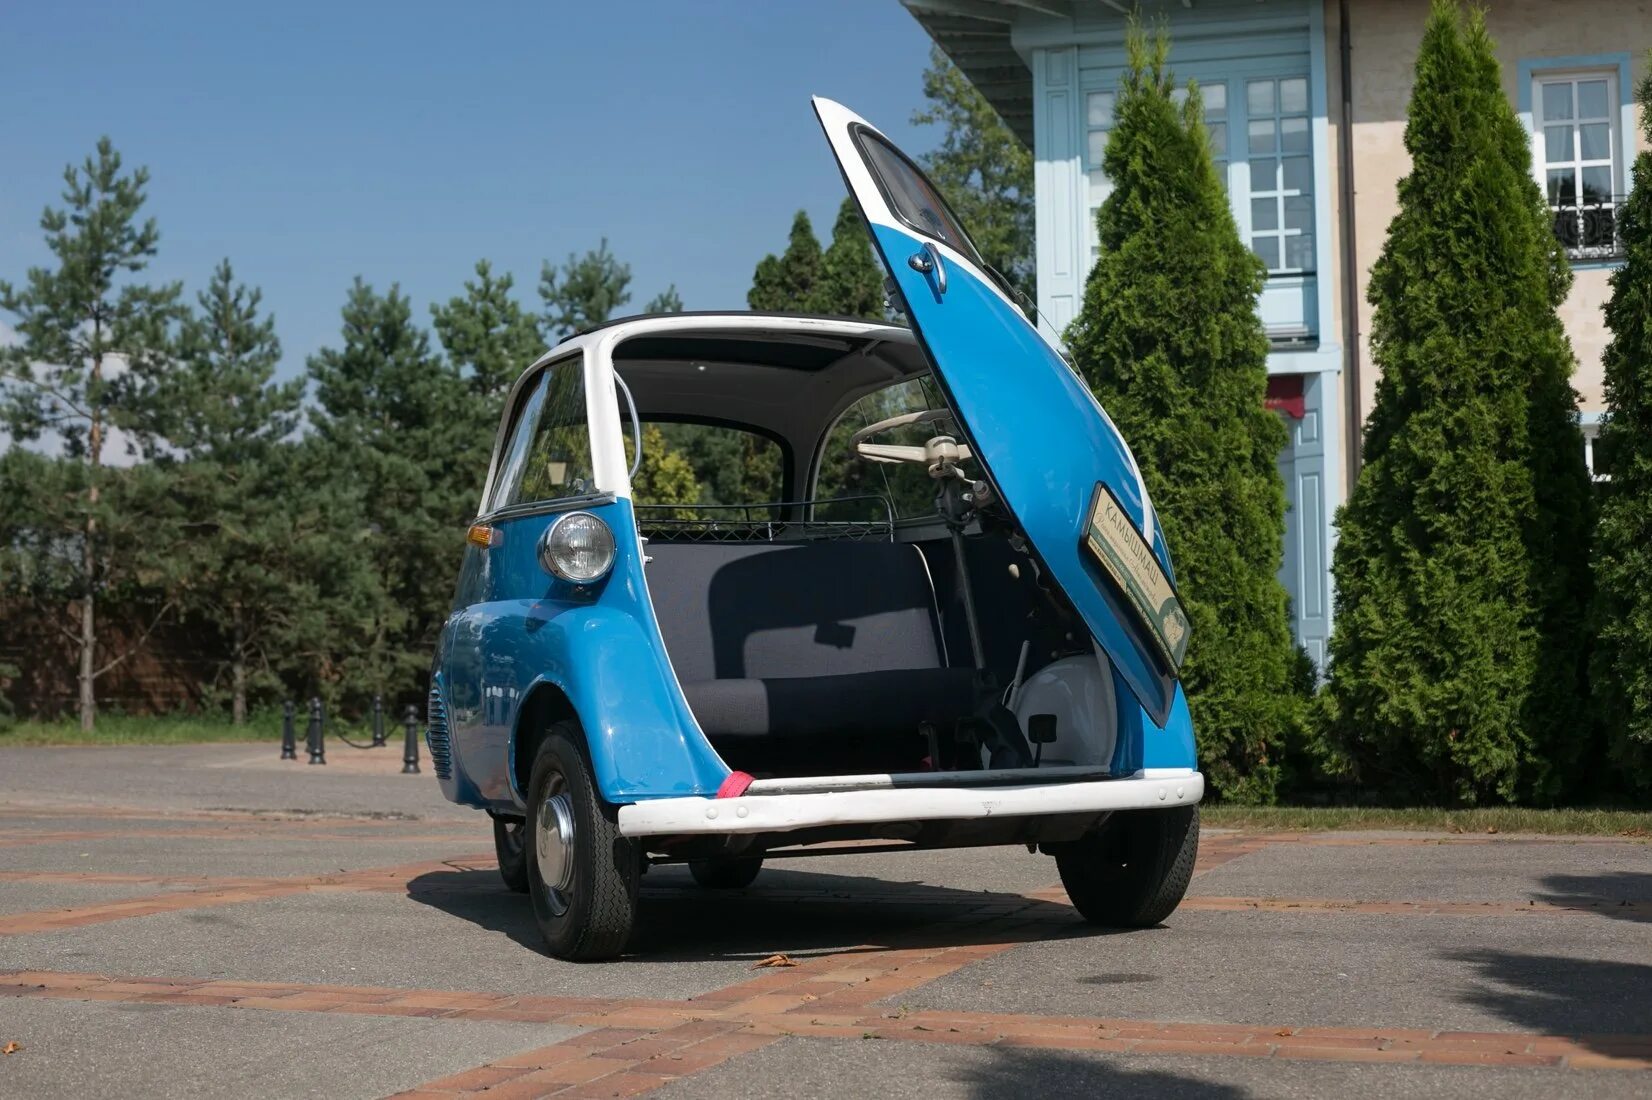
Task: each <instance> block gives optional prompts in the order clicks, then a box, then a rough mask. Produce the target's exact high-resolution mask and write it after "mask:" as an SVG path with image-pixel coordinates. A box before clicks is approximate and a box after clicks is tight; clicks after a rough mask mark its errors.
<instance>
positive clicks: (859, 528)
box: [634, 493, 895, 542]
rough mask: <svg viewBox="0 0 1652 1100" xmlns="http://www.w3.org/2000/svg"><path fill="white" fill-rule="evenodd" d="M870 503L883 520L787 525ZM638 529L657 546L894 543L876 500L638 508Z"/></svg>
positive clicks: (888, 516) (882, 504)
mask: <svg viewBox="0 0 1652 1100" xmlns="http://www.w3.org/2000/svg"><path fill="white" fill-rule="evenodd" d="M868 501H869V502H872V503H873V504H874V505H875V506H876V508H877V509H878V510H880V511H882V512H883V516H882V518H872V519H865V518H852V519H814V518H810V519H789V518H785V517H788V516H810V517H813V516H817V515H818V514H819V513H820V511H821V510H822V509H828V510H833V509H835V508H836V507H837V506H839V505H846V504H855V503H863V502H868ZM634 510H635V512H636V515H637V528H638V530H640V531H641V532H642V533H643V535H645V536H647V537H648V538H649V539H651V540H653V541H656V542H820V541H842V542H894V541H895V514H894V511H893V510H892V509H891V507H890V505H889V500H888V498H886V497H882V496H878V495H876V494H871V493H868V494H865V495H861V496H847V497H831V498H829V499H826V500H784V501H769V502H765V503H762V504H637V505H635V506H634Z"/></svg>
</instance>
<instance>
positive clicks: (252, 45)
mask: <svg viewBox="0 0 1652 1100" xmlns="http://www.w3.org/2000/svg"><path fill="white" fill-rule="evenodd" d="M5 25H6V29H5V33H4V34H3V35H0V102H4V103H5V104H6V105H7V106H6V110H5V112H4V115H3V116H0V278H6V279H11V280H14V281H15V280H17V279H19V278H21V277H22V275H23V273H24V270H25V269H26V268H27V267H28V266H29V265H31V264H39V263H43V262H45V261H46V259H47V255H46V252H45V249H44V246H43V245H42V243H41V239H40V232H39V229H38V224H37V223H38V220H39V216H40V211H41V209H42V208H43V207H44V206H46V205H47V204H48V203H51V204H56V203H57V201H58V200H57V196H58V193H59V191H60V189H61V179H60V177H61V173H62V170H63V166H64V165H65V164H66V163H68V162H70V161H76V162H78V161H79V160H80V159H82V158H83V157H84V156H85V155H86V154H87V153H88V152H89V151H90V150H91V148H92V146H93V144H94V143H95V141H96V140H97V138H98V136H99V135H102V134H108V135H109V136H110V137H111V138H112V139H113V140H114V142H115V145H116V148H118V149H119V150H120V151H121V152H122V154H123V155H124V156H125V157H126V159H127V163H128V164H145V165H148V167H149V169H150V172H151V175H152V180H151V184H150V202H149V206H148V212H149V213H150V214H151V215H152V216H153V217H155V218H156V220H157V221H158V223H159V226H160V230H161V250H160V255H159V256H158V257H157V259H156V262H155V263H154V264H153V265H152V267H151V269H150V274H151V276H152V277H153V278H154V279H155V280H157V281H162V280H172V279H181V280H183V281H184V283H185V285H186V288H187V289H188V290H189V293H190V295H191V297H193V293H194V291H195V289H197V288H199V287H200V286H201V284H202V283H203V282H204V281H205V279H206V278H207V276H208V275H209V273H210V272H211V269H212V267H213V265H214V264H215V263H216V262H217V261H218V259H219V258H220V257H223V256H228V257H229V258H230V259H231V261H232V262H233V263H234V264H235V267H236V272H237V274H238V276H240V277H241V278H242V279H244V280H245V281H247V282H249V283H253V284H256V285H259V286H262V287H263V289H264V300H265V304H266V306H267V307H268V308H270V309H272V310H273V311H274V312H275V314H276V317H277V322H278V325H279V330H280V334H281V338H282V342H283V345H284V348H285V352H286V357H285V361H284V363H283V368H282V372H283V373H284V374H285V373H292V372H296V371H300V370H302V369H303V359H304V356H305V355H307V354H308V353H310V352H312V351H314V350H316V349H317V348H318V347H321V346H322V345H324V344H327V343H330V342H334V341H335V340H336V337H337V333H338V309H339V306H340V305H341V304H342V303H343V301H344V294H345V290H346V288H347V287H348V285H349V283H350V280H351V278H352V277H353V276H355V275H357V274H360V275H362V276H363V277H364V278H366V279H367V280H368V281H370V282H372V283H373V284H375V285H376V286H380V287H381V288H382V287H384V286H387V285H388V284H390V283H391V282H399V283H400V284H401V286H402V289H403V290H404V291H406V292H407V293H409V294H410V295H411V296H412V298H413V301H414V304H415V307H416V308H417V309H418V311H419V313H420V316H421V317H423V318H425V319H426V320H428V316H429V314H428V309H427V307H428V305H429V303H430V302H432V301H438V300H445V299H447V298H448V297H450V296H452V295H453V294H456V293H458V292H459V290H460V287H461V283H462V282H463V281H464V279H465V278H466V277H468V275H469V274H470V271H471V268H472V266H473V264H474V263H475V261H476V260H477V259H478V258H481V257H487V258H489V259H491V260H493V261H494V265H495V267H496V268H503V269H505V270H508V271H510V272H512V273H513V274H515V275H516V277H517V283H518V291H519V292H522V299H523V301H524V302H525V303H527V304H530V305H532V306H534V307H535V308H537V305H538V297H537V294H536V293H535V291H534V287H535V285H536V284H537V280H538V273H539V267H540V261H541V260H542V259H546V258H549V259H553V260H557V261H560V260H562V259H564V258H565V257H566V256H567V254H568V253H569V252H571V251H583V250H585V249H586V248H590V247H594V246H595V245H596V244H597V243H598V241H599V240H600V239H601V238H602V237H604V236H606V237H607V238H608V240H609V243H610V246H611V247H612V249H613V250H614V252H615V254H616V255H618V256H619V257H620V258H621V259H622V260H625V261H627V262H629V263H630V264H631V268H632V273H633V275H634V280H633V283H632V288H633V301H632V306H633V307H634V308H641V306H642V305H643V303H645V302H646V301H647V300H648V299H649V298H650V297H652V296H653V295H654V294H655V293H656V292H657V291H658V290H660V289H662V288H664V287H665V286H666V285H667V284H668V283H675V284H676V285H677V288H678V290H679V291H680V292H681V293H682V296H683V300H684V303H685V305H686V306H687V307H688V308H689V309H709V308H720V307H734V308H744V305H745V292H746V289H747V287H748V285H749V283H750V278H751V271H752V268H753V266H754V265H755V264H756V262H757V261H758V259H760V258H761V257H762V256H763V254H764V253H766V252H770V251H778V250H779V249H780V248H781V247H783V246H784V244H785V238H786V231H787V228H788V227H789V225H790V221H791V216H792V214H793V212H794V211H796V210H797V209H798V208H799V207H802V208H804V209H806V210H808V211H809V214H810V216H811V217H812V218H814V220H815V228H816V231H817V233H821V234H825V233H827V232H829V230H830V227H831V221H832V217H833V215H834V214H835V211H836V208H837V204H838V203H839V202H840V201H841V199H842V196H843V184H842V181H841V179H840V178H839V176H838V173H837V169H836V167H835V166H834V164H833V163H832V160H831V155H830V153H829V152H828V151H827V149H826V145H825V141H824V139H823V138H822V136H821V134H820V131H819V127H818V125H817V124H816V122H815V119H814V114H813V112H812V111H811V110H810V109H809V96H810V95H811V94H816V93H818V94H822V95H826V96H830V97H832V98H834V99H838V100H841V101H843V102H844V103H846V104H847V105H848V106H849V107H851V108H852V109H854V110H856V111H858V112H859V113H860V114H862V115H864V116H865V117H867V118H868V119H869V120H871V121H872V122H873V123H874V124H876V125H878V126H880V127H881V128H883V129H884V130H885V131H886V132H887V133H889V134H890V136H891V137H893V138H894V139H895V140H896V142H898V143H900V144H903V145H905V146H906V147H907V148H908V149H909V150H911V151H913V152H918V151H921V150H923V149H926V148H928V147H929V146H930V145H932V144H933V143H934V141H935V140H936V135H935V134H934V133H933V128H930V129H928V130H925V131H917V130H914V129H913V128H912V127H911V126H910V124H909V122H908V119H909V118H910V116H911V113H912V111H913V109H914V108H915V107H917V106H918V105H919V103H920V101H921V97H922V92H921V87H920V83H921V74H922V71H923V68H924V65H925V63H926V61H927V57H928V40H927V39H926V38H925V36H924V34H923V32H922V31H921V30H920V28H919V27H918V25H917V24H916V22H914V21H913V19H912V17H911V16H910V15H908V14H907V13H906V11H905V10H904V9H903V8H901V7H900V5H899V4H898V3H897V2H896V0H812V2H808V3H804V2H794V0H772V2H758V0H747V2H745V3H736V2H734V0H676V2H666V0H635V2H627V3H623V4H618V3H616V4H604V3H600V2H592V3H573V2H570V0H541V2H539V3H471V4H465V5H456V4H451V3H448V4H436V3H431V2H426V0H411V2H404V3H399V4H394V5H392V4H366V3H351V2H348V0H344V2H339V0H335V2H333V3H326V4H321V3H311V2H307V0H305V2H286V3H280V4H257V5H253V4H233V3H232V4H226V3H222V0H219V2H217V3H199V2H188V3H184V2H176V3H174V2H166V0H156V2H154V3H144V4H131V3H106V2H101V0H99V2H84V0H83V2H82V3H77V4H74V5H67V6H65V5H60V4H26V3H25V4H16V5H11V6H9V7H8V12H7V18H6V20H5ZM4 320H5V318H3V317H0V321H4Z"/></svg>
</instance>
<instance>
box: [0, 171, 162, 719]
mask: <svg viewBox="0 0 1652 1100" xmlns="http://www.w3.org/2000/svg"><path fill="white" fill-rule="evenodd" d="M63 180H64V190H63V193H62V197H63V206H62V207H61V208H56V209H52V208H48V209H47V210H46V211H45V212H44V213H43V214H42V215H41V217H40V228H41V229H42V230H43V231H44V232H45V235H46V247H47V248H48V249H49V250H50V252H51V253H52V256H53V258H54V260H55V266H54V267H52V268H38V267H37V268H31V269H29V272H28V276H27V279H26V280H25V282H24V284H23V285H22V286H21V287H18V286H14V285H13V284H11V283H6V282H0V309H3V310H5V311H7V312H9V313H11V314H13V315H15V316H16V318H17V323H16V326H15V327H16V330H17V334H18V337H19V338H20V339H19V342H18V343H17V344H16V345H15V346H13V347H9V348H3V349H0V382H3V383H4V387H3V389H0V420H3V421H4V423H5V424H6V425H7V426H8V427H9V429H10V431H11V434H12V436H13V437H14V438H17V439H25V440H26V439H32V438H36V437H38V436H39V435H41V434H42V433H51V434H55V435H56V436H57V437H58V438H59V439H61V440H62V443H63V447H64V452H65V454H66V455H67V457H68V458H69V459H71V460H72V461H74V462H75V463H77V464H78V465H79V466H80V467H81V469H80V470H79V471H78V476H77V477H75V478H73V479H71V484H72V490H71V491H72V494H73V495H72V496H71V497H69V498H67V499H66V500H58V501H54V502H53V509H54V515H55V518H54V519H48V520H47V521H46V523H47V525H48V526H60V525H58V524H57V523H56V520H58V519H62V518H64V517H63V515H62V514H61V509H64V508H67V509H69V510H70V511H72V512H73V513H74V516H73V526H74V533H73V535H72V536H68V532H67V531H64V532H63V534H64V535H65V536H67V537H70V539H71V541H70V542H68V543H60V544H59V547H58V548H59V551H60V552H61V550H62V548H63V547H65V546H68V545H72V546H73V547H74V554H75V558H76V561H77V563H78V565H77V568H76V570H75V571H74V573H73V575H72V577H71V578H70V579H69V582H68V586H67V587H66V588H65V590H64V597H65V600H66V601H69V600H72V601H74V602H75V603H77V604H78V608H79V616H78V618H79V621H78V623H77V629H76V630H75V631H74V643H75V646H76V648H77V649H78V651H79V672H78V685H79V712H80V727H81V729H83V730H90V729H92V726H93V723H94V721H95V719H96V716H97V697H96V691H95V685H96V682H97V680H98V678H99V677H100V676H101V675H103V674H104V673H106V672H108V671H109V670H110V669H112V668H113V667H115V666H116V665H117V664H119V663H120V662H121V661H123V660H125V658H126V657H127V656H128V655H129V654H130V652H131V650H130V649H128V650H127V651H125V652H123V653H120V654H117V655H115V656H113V657H110V658H109V659H108V660H106V661H104V662H103V663H101V664H100V663H99V656H100V654H99V635H98V626H97V614H96V604H97V601H98V599H99V595H100V593H104V592H106V591H107V590H108V588H109V577H108V571H109V570H110V568H112V567H113V568H120V567H122V565H123V564H124V563H122V562H119V561H117V560H115V559H112V558H111V557H110V556H109V554H108V550H107V546H106V545H105V543H106V540H105V538H104V535H105V533H106V532H105V530H103V529H101V528H100V525H101V527H106V526H107V525H108V523H110V522H119V521H120V520H121V519H122V518H124V517H121V516H119V514H117V513H112V512H110V510H109V509H108V507H107V503H106V501H105V500H104V499H103V497H104V489H105V482H106V480H107V474H106V471H105V464H104V448H105V447H106V445H107V444H108V442H109V438H110V436H109V432H110V430H111V429H120V430H124V431H125V432H127V433H130V434H129V439H141V438H142V437H143V436H145V435H147V434H148V433H150V432H151V431H152V430H153V428H154V411H155V410H154V408H153V406H152V405H151V403H150V402H149V401H148V400H147V399H146V393H147V388H146V387H145V386H144V385H142V384H140V383H141V382H142V381H143V380H146V379H153V378H155V377H156V376H158V375H159V374H160V373H161V372H163V371H164V370H165V369H166V368H167V366H169V365H170V362H171V348H172V344H173V341H174V339H175V333H174V326H175V323H176V321H177V320H178V317H179V306H178V296H179V293H180V288H179V287H178V286H176V285H168V286H161V287H153V286H147V285H144V284H142V283H136V282H132V281H130V279H131V277H133V276H135V275H137V274H138V273H140V272H142V271H143V270H144V268H146V267H147V266H148V264H149V261H150V259H151V257H153V256H154V255H155V251H156V247H157V245H158V244H159V241H160V233H159V232H158V231H157V230H156V228H155V222H154V219H149V220H147V221H143V222H141V223H140V221H139V215H140V213H141V211H142V209H143V204H144V199H145V188H146V187H147V185H148V182H149V172H148V170H147V169H144V168H138V169H136V170H135V171H133V172H130V173H123V172H122V170H121V157H120V154H119V153H117V152H116V151H115V149H114V146H113V145H111V144H110V142H109V139H108V138H102V139H100V140H99V141H98V144H97V150H96V152H95V154H94V155H92V156H89V157H87V158H86V160H85V162H84V163H83V164H82V165H81V166H80V167H79V168H76V167H75V166H73V165H70V166H69V167H68V168H65V169H64V172H63ZM163 611H164V608H163ZM152 626H153V624H151V627H152ZM147 633H148V632H147V630H146V631H145V632H144V636H145V637H147Z"/></svg>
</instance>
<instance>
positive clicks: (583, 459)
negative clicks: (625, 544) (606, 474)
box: [488, 357, 595, 511]
mask: <svg viewBox="0 0 1652 1100" xmlns="http://www.w3.org/2000/svg"><path fill="white" fill-rule="evenodd" d="M594 489H595V482H594V481H593V480H592V471H591V433H590V426H589V422H588V421H587V419H586V411H585V371H584V364H583V362H582V360H581V359H579V358H578V357H575V358H571V359H565V360H562V361H561V362H558V363H552V364H550V365H549V366H547V367H546V368H545V369H544V370H542V371H540V372H539V375H538V377H536V378H535V379H534V380H533V381H531V382H530V383H529V384H528V386H527V387H526V388H525V389H524V390H523V392H522V394H521V396H520V397H519V398H518V411H517V414H516V417H515V422H514V426H513V427H512V429H511V433H510V438H509V440H508V442H507V443H506V446H505V451H504V453H503V454H502V455H501V456H500V462H499V473H498V476H497V479H496V480H495V483H494V490H493V499H492V500H490V501H489V502H488V510H489V511H497V510H499V509H501V508H509V507H511V506H512V505H517V504H536V503H539V502H541V501H551V500H560V499H562V498H564V497H575V496H584V495H586V494H588V493H591V492H592V491H594Z"/></svg>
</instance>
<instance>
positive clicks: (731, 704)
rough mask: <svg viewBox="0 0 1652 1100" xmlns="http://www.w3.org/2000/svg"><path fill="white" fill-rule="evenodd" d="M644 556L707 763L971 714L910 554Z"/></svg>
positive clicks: (826, 547) (816, 546) (709, 548)
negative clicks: (776, 746) (764, 745)
mask: <svg viewBox="0 0 1652 1100" xmlns="http://www.w3.org/2000/svg"><path fill="white" fill-rule="evenodd" d="M648 552H649V554H650V555H651V556H652V557H653V561H652V562H651V563H650V564H649V566H648V571H647V577H648V587H649V592H650V595H651V596H652V598H653V603H654V611H655V615H656V617H657V618H658V620H659V624H660V633H661V635H662V636H663V637H664V639H665V644H666V650H667V652H668V653H669V654H670V656H671V662H672V665H673V667H674V668H675V670H676V673H677V679H678V681H679V682H680V683H681V684H682V686H683V693H684V695H685V696H686V697H687V699H688V704H689V707H690V709H691V710H692V711H693V712H694V717H695V720H696V721H697V722H699V724H700V728H701V729H702V730H704V731H705V733H706V735H707V736H708V737H710V738H711V739H712V742H713V744H714V745H717V746H719V751H722V750H723V749H724V748H730V747H733V748H736V749H738V747H739V746H740V745H741V744H746V745H750V744H751V743H753V742H761V741H774V740H793V739H826V740H830V739H834V738H842V737H856V738H862V739H864V738H872V739H877V738H901V737H906V738H915V737H916V735H917V733H918V727H919V725H920V724H921V723H924V722H933V723H936V724H937V725H945V724H949V723H953V722H956V721H958V720H960V719H964V718H967V717H969V716H970V715H971V714H973V713H974V710H975V688H974V684H975V675H974V672H973V670H971V669H968V668H949V667H947V662H946V653H945V649H944V644H943V642H942V639H941V631H940V623H939V617H938V615H937V612H936V605H935V591H934V587H933V585H932V583H931V581H930V577H929V571H928V568H927V566H926V565H925V563H924V559H923V556H922V554H921V553H920V552H919V551H918V549H917V547H915V546H911V545H908V544H899V543H887V542H812V543H651V544H650V545H649V547H648ZM726 755H727V754H726V753H725V756H726ZM731 763H732V761H731Z"/></svg>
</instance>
